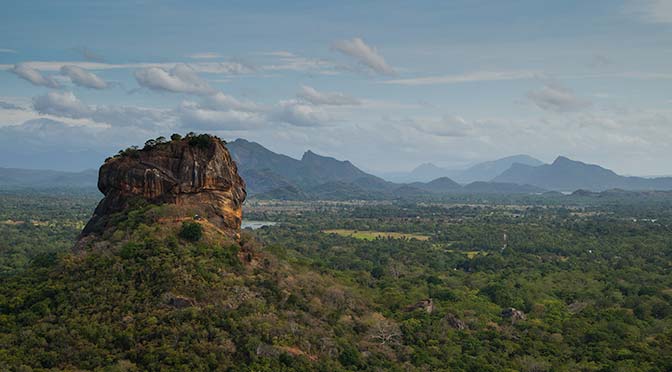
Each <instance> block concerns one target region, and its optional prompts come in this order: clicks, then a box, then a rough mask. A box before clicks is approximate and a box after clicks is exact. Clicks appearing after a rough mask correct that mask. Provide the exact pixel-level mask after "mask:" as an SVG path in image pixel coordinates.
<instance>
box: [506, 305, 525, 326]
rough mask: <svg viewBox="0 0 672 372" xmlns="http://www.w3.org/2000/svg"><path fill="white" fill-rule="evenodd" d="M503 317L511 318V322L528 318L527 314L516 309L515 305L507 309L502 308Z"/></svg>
mask: <svg viewBox="0 0 672 372" xmlns="http://www.w3.org/2000/svg"><path fill="white" fill-rule="evenodd" d="M501 315H502V318H509V319H511V323H515V322H517V321H519V320H526V319H527V316H526V315H525V313H524V312H522V311H521V310H516V309H515V308H513V307H509V308H507V309H504V310H502V313H501Z"/></svg>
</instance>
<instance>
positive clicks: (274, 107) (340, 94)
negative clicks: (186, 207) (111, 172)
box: [0, 0, 672, 175]
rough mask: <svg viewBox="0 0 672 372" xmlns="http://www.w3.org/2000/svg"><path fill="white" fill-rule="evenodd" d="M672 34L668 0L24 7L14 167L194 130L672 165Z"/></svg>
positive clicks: (281, 144)
mask: <svg viewBox="0 0 672 372" xmlns="http://www.w3.org/2000/svg"><path fill="white" fill-rule="evenodd" d="M671 45H672V0H624V1H618V0H611V1H601V0H597V1H553V2H551V1H506V2H504V1H476V0H472V1H445V2H440V3H437V2H435V1H431V2H430V1H412V2H411V1H408V2H398V1H371V2H361V1H341V2H318V1H291V2H290V1H288V2H277V1H269V2H266V1H263V2H261V1H260V2H254V1H229V2H220V1H207V2H206V1H192V2H186V1H161V2H159V1H115V2H97V1H59V2H54V1H21V2H15V3H14V4H5V6H4V10H3V13H2V15H0V166H26V167H36V168H40V167H49V168H57V169H78V168H81V167H86V166H95V165H96V164H98V163H99V162H100V161H101V160H102V158H104V157H105V156H106V155H109V154H110V153H114V152H116V150H117V149H119V148H122V147H126V146H128V145H132V144H142V143H143V142H144V140H145V139H147V138H150V137H156V136H159V135H165V136H167V135H170V134H171V133H173V132H181V133H184V132H187V131H191V130H193V131H197V132H212V133H215V134H218V135H219V136H221V137H223V138H225V139H235V138H238V137H243V138H247V139H250V140H255V141H258V142H260V143H261V144H263V145H264V146H266V147H269V148H270V149H272V150H274V151H278V152H282V153H286V154H288V155H290V156H295V157H299V156H300V155H301V154H302V153H303V151H305V150H307V149H312V150H313V151H315V152H318V153H321V154H325V155H331V156H335V157H337V158H341V159H349V160H351V161H353V162H354V163H355V164H356V165H358V166H360V167H362V168H364V169H366V170H369V171H378V172H386V171H397V170H405V169H410V168H413V167H415V166H417V165H418V164H420V163H424V162H433V163H435V164H437V165H441V166H446V167H460V166H464V165H466V164H470V163H474V162H478V161H483V160H490V159H493V158H497V157H503V156H508V155H512V154H518V153H527V154H530V155H532V156H535V157H538V158H540V159H541V160H544V161H549V162H550V161H552V160H553V159H554V158H555V157H556V156H558V155H565V156H569V157H571V158H575V159H578V160H583V161H586V162H591V163H599V164H602V165H604V166H607V167H610V168H612V169H614V170H616V171H618V172H621V173H625V174H638V175H655V174H672V163H670V162H669V161H668V159H669V158H670V156H671V155H672V145H670V144H671V143H672V93H671V92H672V89H670V88H672V84H671V83H672V66H671V65H670V61H672V48H671ZM64 153H65V154H70V155H69V156H61V155H62V154H64ZM59 154H61V155H59ZM78 156H79V157H83V158H84V160H82V161H74V160H73V159H75V158H76V157H78Z"/></svg>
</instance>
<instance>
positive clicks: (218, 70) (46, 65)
mask: <svg viewBox="0 0 672 372" xmlns="http://www.w3.org/2000/svg"><path fill="white" fill-rule="evenodd" d="M22 65H24V66H26V67H29V68H31V69H34V70H38V71H60V70H61V68H63V66H77V67H80V68H83V69H86V70H90V71H91V70H93V71H98V70H118V69H146V68H152V67H153V68H160V69H164V70H170V69H173V68H175V67H176V66H179V65H185V63H182V62H165V63H151V62H141V63H126V64H112V63H103V62H90V61H28V62H23V63H22ZM186 65H187V66H189V67H190V68H191V69H192V70H194V71H195V72H198V73H210V74H228V75H238V74H247V73H252V72H254V71H255V69H254V67H253V66H250V65H248V64H244V63H241V62H235V61H231V62H194V63H188V64H186ZM13 68H14V65H12V64H0V70H12V69H13Z"/></svg>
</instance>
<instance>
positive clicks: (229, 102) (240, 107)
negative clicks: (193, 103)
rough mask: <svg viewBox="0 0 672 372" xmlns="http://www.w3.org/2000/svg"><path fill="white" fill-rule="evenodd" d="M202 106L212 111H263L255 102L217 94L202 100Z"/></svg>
mask: <svg viewBox="0 0 672 372" xmlns="http://www.w3.org/2000/svg"><path fill="white" fill-rule="evenodd" d="M202 106H204V107H206V108H209V109H213V110H222V109H224V110H236V111H247V112H259V111H263V110H264V107H263V106H262V105H260V104H258V103H256V102H252V101H241V100H239V99H237V98H236V97H233V96H230V95H228V94H224V93H223V92H217V93H215V94H213V95H210V96H207V97H205V98H204V99H203V103H202Z"/></svg>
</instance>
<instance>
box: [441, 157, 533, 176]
mask: <svg viewBox="0 0 672 372" xmlns="http://www.w3.org/2000/svg"><path fill="white" fill-rule="evenodd" d="M516 163H518V164H524V165H529V166H534V167H536V166H539V165H542V164H544V163H543V162H542V161H541V160H539V159H535V158H533V157H531V156H529V155H513V156H507V157H505V158H501V159H497V160H491V161H486V162H483V163H478V164H475V165H473V166H471V167H469V168H467V169H464V170H462V171H458V172H455V174H453V176H452V178H453V179H454V180H455V181H457V182H462V183H470V182H476V181H490V180H492V179H493V178H495V177H497V176H499V175H500V174H501V173H502V172H504V171H506V170H507V169H509V168H510V167H511V166H512V165H513V164H516Z"/></svg>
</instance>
